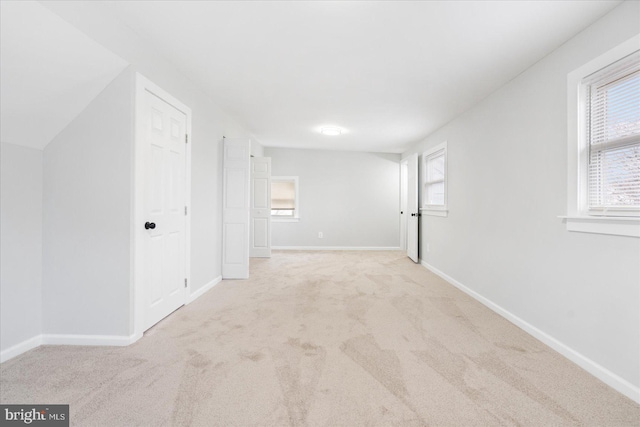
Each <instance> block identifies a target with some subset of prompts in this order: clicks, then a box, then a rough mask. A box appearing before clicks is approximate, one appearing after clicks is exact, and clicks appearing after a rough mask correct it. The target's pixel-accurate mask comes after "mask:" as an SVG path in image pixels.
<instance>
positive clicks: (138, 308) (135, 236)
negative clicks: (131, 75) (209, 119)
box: [130, 73, 192, 342]
mask: <svg viewBox="0 0 640 427" xmlns="http://www.w3.org/2000/svg"><path fill="white" fill-rule="evenodd" d="M135 85H136V87H135V101H134V132H135V133H134V143H133V162H132V165H131V168H132V171H131V174H132V179H133V183H132V186H133V191H132V192H131V194H132V198H131V206H132V209H131V217H132V218H131V278H130V279H131V293H130V296H131V319H132V321H133V324H132V327H131V328H132V331H133V334H132V337H131V338H132V340H131V341H132V342H133V341H135V340H137V339H139V338H141V337H142V334H143V333H144V330H145V325H144V310H145V308H144V300H145V295H144V240H143V239H144V237H145V233H144V221H145V212H144V182H145V180H144V170H143V166H144V162H143V160H144V139H145V128H144V121H143V120H142V117H144V114H145V110H144V106H145V102H144V96H145V92H150V93H152V94H154V95H155V96H157V97H158V98H160V99H162V100H163V101H165V102H167V103H168V104H171V105H172V106H173V107H175V108H176V109H178V110H180V111H181V112H182V113H184V115H185V116H186V120H187V128H186V130H187V138H188V139H187V141H188V143H187V144H186V153H185V155H186V165H185V175H186V176H185V186H186V188H185V204H186V206H187V215H185V258H186V259H185V275H186V278H187V292H186V299H185V303H186V302H187V301H188V300H189V295H190V294H191V117H192V115H191V109H190V108H189V107H187V106H186V105H185V104H183V103H182V102H180V101H178V100H177V99H176V98H174V97H173V96H171V95H170V94H169V93H167V92H166V91H164V90H163V89H162V88H160V87H159V86H158V85H156V84H154V83H153V82H151V81H150V80H149V79H147V78H146V77H144V76H143V75H141V74H140V73H136V81H135Z"/></svg>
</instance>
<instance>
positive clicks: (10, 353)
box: [0, 335, 42, 363]
mask: <svg viewBox="0 0 640 427" xmlns="http://www.w3.org/2000/svg"><path fill="white" fill-rule="evenodd" d="M41 345H42V335H36V336H35V337H32V338H29V339H27V340H24V341H22V342H19V343H18V344H16V345H12V346H11V347H9V348H8V349H6V350H3V351H1V352H0V363H4V362H6V361H7V360H9V359H13V358H14V357H16V356H20V355H21V354H22V353H26V352H27V351H29V350H32V349H34V348H36V347H40V346H41Z"/></svg>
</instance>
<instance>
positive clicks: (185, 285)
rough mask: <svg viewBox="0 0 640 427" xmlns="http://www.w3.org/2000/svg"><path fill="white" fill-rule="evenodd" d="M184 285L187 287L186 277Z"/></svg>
mask: <svg viewBox="0 0 640 427" xmlns="http://www.w3.org/2000/svg"><path fill="white" fill-rule="evenodd" d="M184 287H185V288H186V287H187V279H186V278H185V279H184Z"/></svg>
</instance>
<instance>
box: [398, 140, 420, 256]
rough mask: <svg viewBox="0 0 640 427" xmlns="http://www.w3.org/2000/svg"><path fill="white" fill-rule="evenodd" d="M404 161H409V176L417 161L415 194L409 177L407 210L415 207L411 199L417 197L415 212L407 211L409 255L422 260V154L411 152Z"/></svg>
mask: <svg viewBox="0 0 640 427" xmlns="http://www.w3.org/2000/svg"><path fill="white" fill-rule="evenodd" d="M403 162H406V163H407V178H409V176H410V175H411V172H412V166H413V164H414V163H415V175H416V176H415V181H416V182H415V186H416V188H415V194H410V193H409V189H410V188H411V187H412V183H411V181H410V180H409V179H407V211H411V210H413V209H411V208H412V206H410V204H411V203H410V201H412V198H413V197H415V202H416V206H415V212H405V213H407V239H406V243H407V247H406V251H407V256H408V257H409V258H411V259H412V260H413V261H414V262H417V263H419V262H420V156H419V155H418V154H417V153H414V154H411V155H409V156H407V157H405V158H404V159H402V160H401V162H400V164H402V163H403ZM414 225H415V227H414V228H415V230H412V226H414ZM413 231H415V245H414V246H415V247H414V248H413V249H415V254H413V255H414V256H415V259H414V258H412V256H411V255H412V253H411V252H413V251H412V248H411V247H410V245H409V244H410V243H412V239H410V238H409V234H411V235H413Z"/></svg>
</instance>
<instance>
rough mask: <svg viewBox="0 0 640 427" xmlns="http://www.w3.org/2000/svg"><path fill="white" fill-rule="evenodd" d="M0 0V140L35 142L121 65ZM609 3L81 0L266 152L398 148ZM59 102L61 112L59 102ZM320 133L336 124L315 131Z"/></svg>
mask: <svg viewBox="0 0 640 427" xmlns="http://www.w3.org/2000/svg"><path fill="white" fill-rule="evenodd" d="M20 3H21V5H20V6H19V5H17V4H16V3H13V4H9V3H8V2H6V1H2V46H1V48H2V58H1V60H2V63H1V72H2V87H1V90H2V118H1V120H2V140H3V141H6V142H14V143H23V144H26V145H31V146H36V147H41V146H43V144H46V143H47V142H48V141H49V140H50V139H51V138H52V137H53V136H55V134H57V132H59V131H60V130H61V129H62V128H63V127H64V126H65V125H66V123H68V122H69V121H70V120H71V119H72V118H73V117H75V116H76V115H77V114H78V112H79V111H81V110H82V108H84V106H86V105H87V103H88V102H89V101H90V99H91V98H92V97H93V96H95V95H96V94H97V93H98V92H99V90H101V89H102V88H103V87H104V86H105V85H106V84H107V83H108V82H109V81H110V80H111V79H112V78H113V77H115V75H117V73H118V72H119V71H120V70H121V69H122V68H123V67H124V66H126V64H125V63H124V61H123V60H121V59H120V58H119V57H117V56H115V55H113V54H111V53H110V52H108V51H106V50H105V49H104V48H103V47H102V46H100V45H98V44H96V43H95V42H93V41H92V40H91V39H89V38H88V37H87V36H85V35H83V33H81V32H79V31H78V30H76V29H75V28H74V27H71V26H70V25H69V24H66V23H65V22H64V21H62V19H61V18H58V17H57V16H56V15H54V14H53V13H51V12H49V11H48V10H47V9H45V8H43V7H42V6H41V5H38V4H33V3H32V2H20ZM619 3H620V1H596V0H593V1H592V0H586V1H515V0H512V1H425V2H419V1H410V2H393V1H387V2H385V1H377V2H374V1H354V2H347V1H309V2H303V1H274V2H251V1H248V2H232V1H221V2H218V1H126V2H125V1H107V2H96V1H93V2H91V1H87V2H84V3H83V5H82V8H83V9H86V10H99V11H100V13H102V12H108V13H109V14H113V15H115V16H116V17H117V19H119V20H121V21H122V22H123V23H124V24H125V25H126V26H128V27H130V28H131V29H132V30H133V31H135V32H136V33H138V34H139V35H140V36H141V37H142V38H144V39H146V41H147V42H148V43H150V44H151V45H152V46H153V48H154V49H155V50H156V51H157V52H158V53H160V54H161V55H162V56H164V57H165V58H166V59H168V60H169V61H171V62H173V63H174V64H175V65H176V66H177V67H178V68H179V69H181V70H182V71H183V72H184V73H185V74H186V75H187V76H188V77H189V78H190V79H192V80H193V81H195V82H196V83H197V84H198V85H199V86H200V87H202V88H203V89H204V90H205V91H206V92H207V93H208V94H209V96H210V97H211V98H212V99H213V100H214V101H215V102H216V103H218V104H219V105H220V106H221V107H222V108H223V109H224V110H226V111H227V112H228V113H230V114H231V115H232V116H234V117H235V118H236V119H237V120H238V121H239V122H240V123H241V124H243V125H244V126H245V127H246V128H247V129H248V130H249V131H250V132H251V133H253V134H254V135H255V136H256V138H257V139H258V141H259V142H260V143H262V144H263V145H265V146H279V147H299V148H325V149H342V150H361V151H379V152H402V151H404V150H405V149H407V148H408V146H410V145H411V144H412V143H414V142H416V141H419V140H421V139H422V138H424V137H425V136H427V135H428V134H429V133H431V132H433V131H434V130H435V129H437V128H438V127H440V126H442V125H443V124H445V123H446V122H448V121H449V120H451V119H453V118H454V117H455V116H456V115H458V114H460V113H461V112H463V111H465V110H466V109H468V108H469V107H471V106H472V105H473V104H475V103H477V102H478V101H479V100H481V99H482V98H484V97H486V96H487V95H489V94H490V93H491V92H493V91H495V90H496V89H497V88H499V87H500V86H502V85H504V84H505V83H506V82H508V81H509V80H510V79H512V78H514V77H515V76H516V75H518V74H519V73H521V72H522V71H524V70H525V69H526V68H528V67H529V66H531V65H532V64H534V63H535V62H536V61H538V60H539V59H541V58H542V57H544V56H545V55H546V54H548V53H549V52H551V51H552V50H553V49H555V48H557V47H558V46H560V45H561V44H562V43H563V42H565V41H566V40H568V39H569V38H571V37H572V36H573V35H575V34H576V33H578V32H579V31H580V30H582V29H583V28H585V27H587V26H588V25H589V24H591V23H592V22H594V21H595V20H597V19H598V18H599V17H601V16H602V15H604V14H605V13H607V12H608V11H609V10H611V9H613V8H614V7H616V6H617V5H618V4H619ZM61 107H62V108H61ZM322 125H338V126H341V127H343V128H345V129H346V131H347V132H346V133H345V134H343V135H341V136H339V137H328V136H322V135H319V134H318V133H317V130H318V128H319V127H320V126H322Z"/></svg>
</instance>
